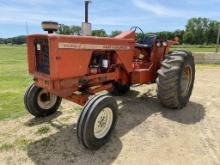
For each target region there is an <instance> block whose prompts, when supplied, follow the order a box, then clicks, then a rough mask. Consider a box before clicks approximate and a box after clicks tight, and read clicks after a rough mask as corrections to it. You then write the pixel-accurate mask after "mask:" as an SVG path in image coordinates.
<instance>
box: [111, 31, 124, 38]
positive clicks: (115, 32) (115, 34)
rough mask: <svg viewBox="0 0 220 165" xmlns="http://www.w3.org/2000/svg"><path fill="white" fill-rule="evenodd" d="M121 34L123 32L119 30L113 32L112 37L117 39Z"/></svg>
mask: <svg viewBox="0 0 220 165" xmlns="http://www.w3.org/2000/svg"><path fill="white" fill-rule="evenodd" d="M121 32H122V31H119V30H115V31H112V33H111V37H115V36H117V35H119V34H120V33H121Z"/></svg>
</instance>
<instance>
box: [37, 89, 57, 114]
mask: <svg viewBox="0 0 220 165" xmlns="http://www.w3.org/2000/svg"><path fill="white" fill-rule="evenodd" d="M56 102H57V96H55V95H53V94H52V93H50V92H48V91H47V90H45V89H42V90H41V91H40V93H39V95H38V97H37V103H38V105H39V107H40V108H41V109H43V110H49V109H51V108H52V107H53V106H54V105H55V104H56Z"/></svg>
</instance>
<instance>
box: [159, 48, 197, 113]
mask: <svg viewBox="0 0 220 165" xmlns="http://www.w3.org/2000/svg"><path fill="white" fill-rule="evenodd" d="M194 79H195V63H194V58H193V56H192V53H191V52H186V51H174V52H172V53H170V54H169V55H167V56H166V57H165V60H164V61H163V62H161V68H160V69H159V70H158V78H157V80H156V81H157V87H158V90H157V95H158V99H159V100H160V102H161V104H162V105H164V106H165V107H167V108H172V109H181V108H183V107H184V106H186V105H187V103H188V102H189V99H190V96H191V94H192V90H193V86H194Z"/></svg>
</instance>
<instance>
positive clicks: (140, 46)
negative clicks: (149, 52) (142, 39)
mask: <svg viewBox="0 0 220 165" xmlns="http://www.w3.org/2000/svg"><path fill="white" fill-rule="evenodd" d="M135 47H136V48H146V49H147V48H151V46H150V45H148V44H140V43H136V44H135Z"/></svg>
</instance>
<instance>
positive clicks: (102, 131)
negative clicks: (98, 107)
mask: <svg viewBox="0 0 220 165" xmlns="http://www.w3.org/2000/svg"><path fill="white" fill-rule="evenodd" d="M112 123H113V112H112V110H111V108H104V109H103V110H102V111H101V112H100V113H99V115H98V116H97V118H96V121H95V125H94V136H95V137H96V138H97V139H102V138H103V137H105V136H106V135H107V134H108V132H109V130H110V129H111V126H112Z"/></svg>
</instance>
